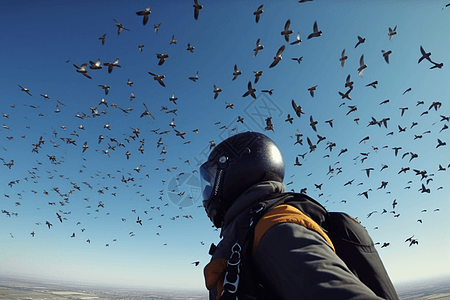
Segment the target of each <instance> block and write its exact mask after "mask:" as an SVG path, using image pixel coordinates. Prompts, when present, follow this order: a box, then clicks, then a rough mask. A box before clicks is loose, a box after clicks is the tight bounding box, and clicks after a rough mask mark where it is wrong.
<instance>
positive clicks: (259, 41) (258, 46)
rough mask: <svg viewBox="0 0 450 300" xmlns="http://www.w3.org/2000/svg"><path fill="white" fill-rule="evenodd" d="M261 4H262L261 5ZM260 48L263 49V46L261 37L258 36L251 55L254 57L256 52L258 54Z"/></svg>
mask: <svg viewBox="0 0 450 300" xmlns="http://www.w3.org/2000/svg"><path fill="white" fill-rule="evenodd" d="M261 6H262V5H261ZM262 49H264V46H263V45H261V39H260V38H258V39H257V40H256V48H255V49H253V51H255V53H254V54H253V57H255V56H256V54H258V52H259V50H262Z"/></svg>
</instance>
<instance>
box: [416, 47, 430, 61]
mask: <svg viewBox="0 0 450 300" xmlns="http://www.w3.org/2000/svg"><path fill="white" fill-rule="evenodd" d="M420 53H422V56H421V57H420V58H419V61H418V62H417V63H418V64H420V62H421V61H422V60H424V59H426V60H428V61H429V62H430V63H432V61H431V58H430V56H431V52H428V53H427V52H425V50H424V49H423V47H422V46H420Z"/></svg>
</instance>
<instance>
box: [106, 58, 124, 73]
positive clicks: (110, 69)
mask: <svg viewBox="0 0 450 300" xmlns="http://www.w3.org/2000/svg"><path fill="white" fill-rule="evenodd" d="M103 65H104V66H108V73H111V72H112V71H113V68H114V67H119V68H121V66H120V65H119V58H116V60H115V61H114V62H112V63H104V64H103Z"/></svg>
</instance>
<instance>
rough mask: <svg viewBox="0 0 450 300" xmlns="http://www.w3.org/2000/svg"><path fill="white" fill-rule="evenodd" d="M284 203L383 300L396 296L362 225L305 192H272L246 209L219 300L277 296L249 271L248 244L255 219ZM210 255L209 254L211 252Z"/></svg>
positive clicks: (251, 244) (251, 243) (252, 236)
mask: <svg viewBox="0 0 450 300" xmlns="http://www.w3.org/2000/svg"><path fill="white" fill-rule="evenodd" d="M280 204H288V205H292V206H294V207H296V208H298V209H299V210H300V211H302V212H303V213H304V214H306V215H307V216H309V217H310V218H311V219H313V220H314V221H315V222H316V223H317V224H318V225H319V226H320V227H321V228H322V229H323V230H324V231H325V233H326V234H327V235H328V237H329V238H330V239H331V241H332V243H333V245H334V248H335V250H336V254H337V255H338V256H339V257H340V258H341V259H342V260H343V261H344V263H345V264H346V265H347V267H348V268H349V269H350V271H351V272H352V273H353V274H354V275H355V276H356V277H358V278H359V280H360V281H361V282H363V283H364V284H365V285H366V286H367V287H369V288H370V289H371V290H372V291H373V292H374V293H375V294H376V295H377V296H379V297H381V298H383V299H394V300H395V299H399V298H398V295H397V293H396V291H395V289H394V286H393V284H392V282H391V280H390V278H389V276H388V274H387V272H386V269H385V268H384V266H383V263H382V261H381V259H380V257H379V255H378V253H377V250H376V249H375V246H374V243H373V241H372V239H371V238H370V236H369V234H368V233H367V231H366V230H365V228H364V227H363V226H362V225H361V224H360V223H359V222H358V221H357V220H355V219H354V218H352V217H350V216H349V215H347V214H346V213H342V212H328V211H327V210H326V209H325V208H324V207H323V206H322V205H321V204H320V203H318V202H317V201H315V200H314V199H312V198H311V197H309V196H307V195H305V194H299V193H283V194H273V195H270V196H269V197H268V198H266V199H263V200H262V201H261V202H259V203H257V204H256V205H254V206H252V207H251V208H250V209H249V210H248V212H247V213H248V218H246V219H247V220H248V223H247V224H241V228H240V230H239V233H238V236H237V240H236V243H235V244H234V245H233V246H232V249H231V252H232V254H231V257H230V259H229V260H228V264H227V269H226V273H225V277H224V285H223V287H224V291H223V293H222V296H221V298H220V299H221V300H228V299H236V298H237V297H238V298H239V299H249V300H250V299H277V298H279V297H277V296H276V295H275V294H273V293H272V292H271V291H270V290H269V289H268V288H267V287H264V283H263V280H262V279H261V277H260V276H259V275H258V274H255V273H257V272H252V270H254V266H252V257H251V256H252V254H251V253H252V252H251V251H252V246H253V239H254V231H255V227H256V224H257V223H258V221H259V220H260V219H261V218H262V217H263V216H264V215H265V214H266V213H267V212H268V211H270V210H271V209H272V208H274V207H276V206H277V205H280ZM211 254H212V253H211Z"/></svg>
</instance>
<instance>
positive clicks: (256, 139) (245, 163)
mask: <svg viewBox="0 0 450 300" xmlns="http://www.w3.org/2000/svg"><path fill="white" fill-rule="evenodd" d="M200 176H201V181H202V191H203V206H204V207H205V210H206V213H207V215H208V217H209V218H210V220H211V221H212V222H213V223H214V225H215V226H216V227H217V228H220V227H221V226H222V221H223V218H224V216H225V213H226V212H227V210H228V209H229V208H230V206H231V205H232V204H233V203H234V201H235V200H236V199H237V198H238V197H239V196H240V195H241V194H242V193H243V192H244V191H245V190H247V189H248V188H249V187H251V186H252V185H254V184H256V183H258V182H262V181H266V180H274V181H279V182H283V178H284V161H283V157H282V155H281V152H280V150H279V149H278V147H277V146H276V145H275V143H274V142H273V141H272V140H271V139H270V138H268V137H267V136H265V135H264V134H262V133H258V132H250V131H249V132H243V133H238V134H236V135H233V136H231V137H229V138H227V139H226V140H224V141H222V142H221V143H220V144H218V145H217V146H216V147H215V148H214V149H213V151H211V154H210V155H209V157H208V161H206V162H205V163H204V164H203V165H202V166H201V167H200Z"/></svg>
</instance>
